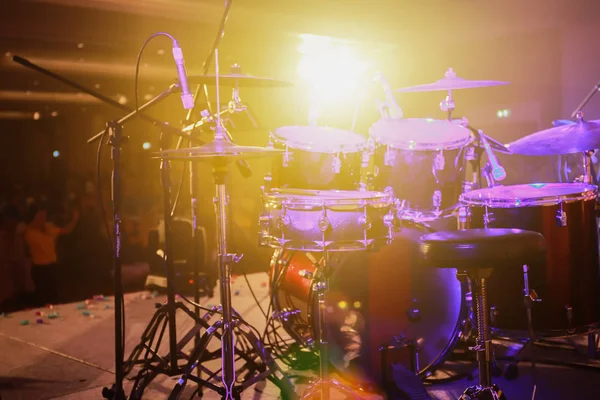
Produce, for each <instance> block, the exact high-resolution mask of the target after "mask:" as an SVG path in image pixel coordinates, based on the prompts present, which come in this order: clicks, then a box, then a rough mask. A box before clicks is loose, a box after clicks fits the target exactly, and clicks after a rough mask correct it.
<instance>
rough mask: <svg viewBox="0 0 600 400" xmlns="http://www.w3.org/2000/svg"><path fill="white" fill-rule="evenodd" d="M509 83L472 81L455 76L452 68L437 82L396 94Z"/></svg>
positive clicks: (506, 83) (407, 88)
mask: <svg viewBox="0 0 600 400" xmlns="http://www.w3.org/2000/svg"><path fill="white" fill-rule="evenodd" d="M509 83H510V82H502V81H474V80H469V79H464V78H460V77H458V76H456V73H455V72H454V71H453V70H452V68H450V69H448V71H447V72H446V76H445V77H444V78H443V79H440V80H439V81H436V82H433V83H427V84H424V85H418V86H410V87H406V88H403V89H398V90H397V91H398V92H434V91H438V90H455V89H473V88H482V87H489V86H500V85H508V84H509Z"/></svg>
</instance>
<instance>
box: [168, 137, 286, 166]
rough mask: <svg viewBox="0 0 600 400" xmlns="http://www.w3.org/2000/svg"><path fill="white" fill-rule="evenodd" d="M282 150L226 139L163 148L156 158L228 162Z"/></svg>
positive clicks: (265, 155) (272, 153)
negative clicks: (175, 147) (244, 144)
mask: <svg viewBox="0 0 600 400" xmlns="http://www.w3.org/2000/svg"><path fill="white" fill-rule="evenodd" d="M283 152H284V151H283V150H279V149H273V148H270V147H258V146H238V145H236V144H234V143H231V142H228V141H226V140H215V141H213V142H210V143H206V144H204V145H202V146H199V147H189V148H185V149H172V150H164V151H161V152H159V153H157V156H156V158H162V159H166V160H186V161H193V160H198V161H219V162H225V163H226V162H230V161H236V160H239V159H248V158H261V157H273V156H277V155H279V154H281V153H283Z"/></svg>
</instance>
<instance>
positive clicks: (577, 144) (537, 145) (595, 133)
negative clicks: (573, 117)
mask: <svg viewBox="0 0 600 400" xmlns="http://www.w3.org/2000/svg"><path fill="white" fill-rule="evenodd" d="M507 147H508V149H509V150H510V151H511V152H512V153H513V154H521V155H527V156H555V155H560V154H573V153H581V152H584V151H587V150H594V149H598V148H600V121H598V120H596V121H589V122H588V121H580V122H576V123H574V124H570V125H561V126H557V127H554V128H550V129H546V130H543V131H539V132H536V133H532V134H531V135H529V136H525V137H523V138H521V139H518V140H515V141H514V142H512V143H510V144H508V145H507Z"/></svg>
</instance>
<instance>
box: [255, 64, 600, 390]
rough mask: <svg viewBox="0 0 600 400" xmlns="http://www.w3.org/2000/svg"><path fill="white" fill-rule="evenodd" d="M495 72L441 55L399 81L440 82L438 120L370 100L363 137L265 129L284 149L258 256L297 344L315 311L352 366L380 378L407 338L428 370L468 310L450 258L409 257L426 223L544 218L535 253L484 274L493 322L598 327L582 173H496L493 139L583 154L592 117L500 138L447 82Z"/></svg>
mask: <svg viewBox="0 0 600 400" xmlns="http://www.w3.org/2000/svg"><path fill="white" fill-rule="evenodd" d="M504 83H505V82H497V81H471V80H466V79H462V78H458V77H456V75H455V74H454V73H453V71H452V70H449V72H448V73H447V74H446V77H445V78H444V79H442V80H440V81H438V82H434V83H432V84H427V85H422V86H416V87H411V88H406V89H401V90H400V91H403V92H415V91H438V90H439V91H447V93H448V94H447V96H446V98H445V100H443V101H442V102H441V108H442V110H444V111H448V120H432V119H416V118H389V117H387V118H386V116H385V115H382V118H381V119H380V120H379V121H377V122H375V123H374V124H373V125H372V126H371V129H370V131H369V136H368V138H363V137H362V136H360V135H357V134H356V133H354V132H344V131H340V130H336V129H331V128H324V127H316V126H306V127H298V126H294V127H283V128H278V129H275V130H274V131H273V132H272V134H271V140H270V143H269V146H268V147H275V148H278V149H281V150H283V151H284V155H283V157H282V159H275V161H274V164H273V168H272V171H273V172H272V175H269V176H268V177H267V179H266V182H267V183H268V185H267V188H269V190H265V193H264V196H263V205H264V209H263V213H262V215H261V217H260V222H259V224H260V226H261V233H260V243H261V244H262V245H266V246H270V247H274V248H276V249H277V250H276V251H275V253H274V254H273V257H272V260H271V267H270V277H271V291H272V296H273V300H272V301H273V305H274V309H275V312H276V313H277V315H279V316H280V317H281V316H283V317H281V318H280V322H281V324H282V325H283V327H284V329H285V330H286V331H287V333H288V334H289V335H290V336H291V337H292V338H294V340H295V341H296V342H298V343H301V344H302V345H304V346H306V347H309V348H310V347H313V346H314V345H315V343H319V340H320V337H322V333H323V331H322V324H323V323H324V324H325V326H326V327H327V332H328V334H329V338H328V341H329V347H330V350H329V352H328V357H329V360H330V362H331V363H332V364H333V365H334V366H335V367H336V368H337V369H338V371H341V372H346V373H347V376H352V379H356V378H357V377H358V379H359V380H364V381H371V382H373V381H378V380H379V379H380V378H381V376H382V373H383V371H382V368H385V366H382V349H384V348H387V346H390V345H391V346H394V345H396V346H404V345H406V343H407V342H410V343H414V344H416V347H417V349H416V360H415V361H416V362H415V363H414V365H413V369H414V372H416V373H417V374H420V375H422V376H427V375H428V374H430V373H431V372H432V371H434V370H435V369H436V368H437V367H439V366H440V365H441V364H442V363H443V362H444V361H445V360H446V359H447V357H448V355H449V354H450V352H451V351H452V350H453V349H454V348H455V346H456V344H457V342H458V340H459V339H460V338H464V335H465V334H467V332H466V329H467V327H468V326H472V325H471V324H470V323H469V321H468V320H469V318H471V317H470V315H471V312H470V311H471V310H470V308H471V305H470V304H469V301H468V299H469V293H470V290H469V282H462V283H461V282H459V281H457V280H456V279H455V276H454V275H455V273H454V272H453V273H449V271H448V270H431V269H422V268H419V265H418V262H417V258H416V255H415V249H416V246H417V243H418V240H419V237H421V236H422V235H423V234H425V233H428V232H432V231H437V230H447V229H469V228H516V229H526V230H532V231H537V232H540V233H542V234H543V235H544V237H545V238H546V241H547V242H548V244H549V246H548V248H549V251H548V256H547V260H546V262H545V263H540V264H539V265H529V266H525V267H524V270H523V271H516V272H514V271H506V272H505V271H501V272H498V273H496V274H495V275H494V276H493V277H492V278H491V280H490V283H489V286H488V295H489V298H490V304H491V305H492V315H491V321H492V326H493V328H494V332H496V334H497V335H498V336H499V337H504V338H506V337H508V338H515V339H516V338H519V337H520V335H521V333H522V332H528V327H529V325H532V327H533V330H534V332H535V336H536V337H540V336H541V337H564V336H570V335H573V334H580V333H589V334H590V335H592V334H593V335H595V333H594V332H595V331H596V328H597V323H598V320H599V317H600V309H599V306H600V303H599V302H600V275H599V255H598V223H597V219H596V208H597V206H596V204H597V201H596V200H597V187H596V185H595V184H594V183H595V182H594V179H593V176H592V175H591V174H589V173H588V174H587V175H586V176H584V177H583V178H582V179H580V181H581V182H573V183H529V184H527V183H526V184H518V185H510V186H501V185H498V183H497V182H498V181H500V180H502V179H504V178H505V177H506V173H505V171H504V169H503V168H502V166H501V165H500V164H499V163H498V160H497V158H496V156H495V152H502V153H505V154H523V155H560V154H574V153H581V154H582V156H583V160H584V168H585V167H586V165H589V156H590V150H592V152H593V149H595V148H598V147H600V125H598V124H597V123H596V122H584V121H582V120H579V121H578V122H576V123H575V124H572V125H567V126H561V127H558V128H552V129H549V130H546V131H542V132H539V133H535V134H533V135H530V136H527V137H525V138H523V139H520V140H518V141H516V142H514V143H511V144H509V145H506V146H504V145H502V144H501V143H499V142H497V141H495V140H493V139H492V138H489V137H488V136H486V135H485V134H484V133H483V132H482V131H481V130H476V129H473V128H471V127H470V126H468V124H466V123H465V122H464V121H463V120H459V121H456V120H452V110H453V109H454V102H453V100H452V91H453V90H457V89H471V88H478V87H487V86H497V85H500V84H504ZM483 154H486V155H487V160H488V161H487V163H485V165H481V164H482V159H483V157H482V156H483ZM586 160H587V161H586ZM587 171H588V172H589V167H587ZM468 178H472V179H468ZM372 244H377V246H375V247H373V246H371V245H372ZM359 250H364V251H359ZM334 252H335V253H334ZM323 259H327V262H326V263H323V262H322V261H319V260H323ZM323 276H326V277H327V279H323ZM324 284H325V285H324ZM324 288H326V290H327V300H325V301H324V300H323V290H324ZM524 294H525V296H526V299H525V300H526V301H524ZM324 303H325V305H324ZM528 304H530V305H531V304H532V306H531V309H530V311H531V317H530V318H529V319H528V312H527V311H528V310H527V308H528V307H527V305H528ZM323 307H325V310H327V311H326V312H325V321H323V319H322V318H323V315H322V314H321V313H320V312H319V311H322V309H323ZM594 337H595V336H594ZM594 346H595V345H594Z"/></svg>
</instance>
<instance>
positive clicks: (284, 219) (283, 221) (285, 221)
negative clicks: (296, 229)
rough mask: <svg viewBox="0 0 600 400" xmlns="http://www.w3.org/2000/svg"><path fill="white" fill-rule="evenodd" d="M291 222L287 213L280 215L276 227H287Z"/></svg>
mask: <svg viewBox="0 0 600 400" xmlns="http://www.w3.org/2000/svg"><path fill="white" fill-rule="evenodd" d="M291 222H292V220H291V219H290V216H289V215H282V216H281V217H279V218H278V219H277V228H279V229H281V230H283V229H285V228H287V227H288V226H290V223H291Z"/></svg>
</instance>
